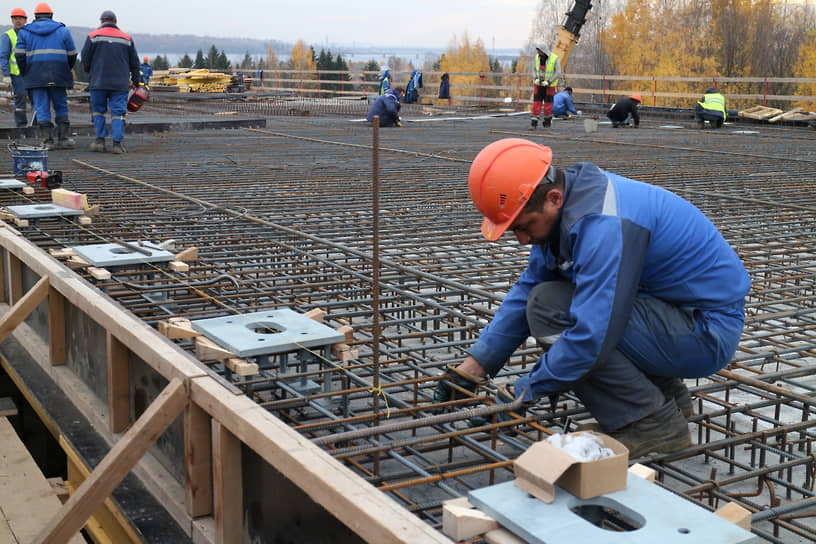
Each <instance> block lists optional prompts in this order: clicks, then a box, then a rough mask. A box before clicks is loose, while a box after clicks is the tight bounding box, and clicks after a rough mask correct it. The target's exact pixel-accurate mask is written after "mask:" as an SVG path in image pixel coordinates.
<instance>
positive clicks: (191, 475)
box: [184, 402, 213, 518]
mask: <svg viewBox="0 0 816 544" xmlns="http://www.w3.org/2000/svg"><path fill="white" fill-rule="evenodd" d="M211 460H212V447H211V438H210V415H209V414H208V413H207V412H205V411H204V410H202V409H201V408H199V407H198V406H196V405H195V404H193V403H192V402H191V403H189V404H187V408H185V409H184V465H185V470H184V475H185V478H184V491H185V505H186V507H187V514H189V515H190V517H191V518H197V517H199V516H206V515H209V514H212V497H213V495H212V485H213V480H212V475H213V473H212V463H211Z"/></svg>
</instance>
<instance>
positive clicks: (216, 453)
mask: <svg viewBox="0 0 816 544" xmlns="http://www.w3.org/2000/svg"><path fill="white" fill-rule="evenodd" d="M212 441H213V447H212V463H213V510H214V512H213V516H214V517H215V542H216V543H217V544H231V543H232V542H241V541H242V540H243V537H244V525H243V519H244V512H243V510H244V506H243V498H242V496H243V491H242V487H241V442H240V440H238V438H236V437H235V435H233V434H232V433H231V432H229V430H227V428H226V427H224V426H223V425H221V424H220V423H219V422H218V421H216V420H214V419H213V420H212Z"/></svg>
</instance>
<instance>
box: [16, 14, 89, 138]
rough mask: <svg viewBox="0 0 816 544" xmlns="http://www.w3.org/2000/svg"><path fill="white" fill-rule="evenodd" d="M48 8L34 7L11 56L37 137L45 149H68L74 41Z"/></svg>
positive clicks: (75, 53)
mask: <svg viewBox="0 0 816 544" xmlns="http://www.w3.org/2000/svg"><path fill="white" fill-rule="evenodd" d="M53 16H54V14H53V12H52V11H51V7H50V6H49V5H48V4H46V3H45V2H41V3H39V4H37V7H36V8H34V21H32V22H31V23H29V24H27V25H25V26H24V27H23V28H21V29H20V31H19V32H18V33H17V45H16V47H15V48H14V55H15V58H16V59H17V65H18V66H19V68H20V74H22V76H23V78H24V80H25V86H26V89H27V90H28V91H29V92H30V93H31V99H32V101H33V102H34V111H35V112H36V114H37V125H38V126H39V133H40V137H41V138H42V140H43V146H45V148H46V149H71V148H73V147H74V139H73V138H70V137H69V134H70V128H71V125H70V122H69V119H68V93H67V90H68V89H71V88H73V86H74V75H73V73H72V72H71V70H72V69H73V67H74V63H75V62H76V58H77V51H76V47H75V46H74V40H73V38H71V33H70V32H69V31H68V29H67V28H66V27H65V25H64V24H62V23H58V22H57V21H54V20H53ZM52 104H53V106H54V123H56V135H57V141H56V143H55V142H54V138H53V134H52V132H53V130H54V124H52V122H51V105H52Z"/></svg>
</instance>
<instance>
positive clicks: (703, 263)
mask: <svg viewBox="0 0 816 544" xmlns="http://www.w3.org/2000/svg"><path fill="white" fill-rule="evenodd" d="M468 185H469V189H470V195H471V198H472V200H473V203H474V205H475V206H476V208H477V209H478V210H479V211H480V212H481V213H482V215H484V220H483V222H482V226H481V231H482V234H483V236H484V237H485V238H487V239H488V240H491V241H496V240H498V239H499V238H500V237H501V236H502V234H503V233H504V232H506V231H512V232H513V233H514V234H515V236H516V239H517V240H518V242H519V243H520V244H522V245H528V244H530V245H531V247H530V257H529V263H528V265H527V268H526V270H525V271H524V272H523V273H522V274H521V276H520V277H519V279H518V280H517V281H516V282H515V284H514V285H513V286H512V288H511V289H510V291H509V292H508V293H507V296H506V297H505V298H504V301H503V302H502V304H501V306H500V307H499V308H498V310H497V311H496V313H495V315H494V317H493V319H492V321H491V322H490V323H489V324H488V325H487V326H486V327H485V328H484V329H483V330H482V332H481V334H480V336H479V339H478V341H477V342H476V343H475V344H473V345H472V346H471V347H470V348H469V349H468V350H467V353H468V355H467V357H466V358H465V359H464V361H463V362H462V363H460V364H458V365H449V366H448V368H447V372H446V374H445V379H443V380H441V381H440V384H439V385H438V386H437V389H436V392H435V394H434V401H435V402H437V403H442V402H447V401H449V400H451V398H452V396H453V394H454V393H455V391H456V390H455V389H454V388H453V387H451V382H452V383H453V384H454V385H456V386H459V387H460V388H463V389H466V390H468V391H471V392H475V390H476V388H477V387H478V386H479V385H480V384H483V383H485V382H486V380H487V377H494V376H496V374H497V373H498V372H499V370H500V369H501V368H502V366H503V365H504V364H505V362H506V361H507V360H508V359H509V358H510V356H511V355H512V354H513V351H514V350H515V349H516V348H518V347H519V346H520V345H521V344H523V343H524V342H525V340H526V339H527V338H528V337H530V336H532V337H533V338H535V339H536V340H537V341H538V343H539V345H540V346H542V347H543V350H544V353H543V354H542V355H541V357H540V358H539V359H538V361H537V362H536V363H535V364H534V365H533V367H532V368H531V370H530V372H529V374H527V375H525V376H523V377H521V378H519V379H518V380H517V381H516V382H515V384H514V387H513V388H512V389H513V390H512V391H511V390H510V388H507V389H505V390H502V389H501V388H500V389H499V391H500V395H499V397H500V400H502V394H501V393H503V394H504V395H505V396H506V397H507V398H512V397H513V396H515V397H517V398H522V395H523V400H524V401H525V402H532V401H535V400H536V399H538V398H540V397H542V396H550V395H553V394H557V393H559V392H562V391H566V390H572V391H573V392H574V393H575V395H576V396H577V397H578V398H579V399H580V400H581V402H582V403H583V404H584V406H585V407H586V408H587V410H589V412H590V413H591V414H592V416H593V417H594V418H595V419H596V420H597V421H598V424H599V427H600V429H601V430H602V431H603V432H606V433H608V434H610V435H611V436H612V437H613V438H615V439H617V440H619V441H620V442H622V443H623V444H624V445H625V446H626V447H627V448H629V452H630V458H636V457H639V456H641V455H644V454H647V453H649V452H652V451H655V452H670V451H676V450H679V449H682V448H685V447H687V446H688V445H689V444H690V438H689V430H688V424H687V420H686V418H687V417H689V416H690V415H691V413H692V403H691V398H690V396H689V392H688V389H687V388H686V386H685V384H684V383H683V381H682V380H681V378H698V377H704V376H708V375H709V374H712V373H714V372H716V371H717V370H719V369H721V368H723V367H724V366H725V365H726V364H727V363H728V362H729V360H730V359H731V358H732V357H733V355H734V352H735V350H736V348H737V344H738V342H739V339H740V336H741V333H742V329H743V324H744V317H745V316H744V303H745V296H746V294H747V293H748V290H749V287H750V279H749V277H748V274H747V272H746V271H745V268H744V267H743V265H742V262H741V261H740V259H739V257H738V256H737V254H736V253H735V252H734V250H733V249H732V248H731V247H730V246H729V245H728V242H726V241H725V239H724V238H723V237H722V235H721V234H720V233H719V232H718V231H717V229H716V227H715V226H714V225H713V224H712V223H711V222H710V221H709V220H708V219H707V218H706V216H705V215H703V213H702V212H701V211H700V210H699V209H697V208H696V207H694V206H693V205H692V204H691V203H689V202H687V201H686V200H684V199H682V198H680V197H679V196H677V195H675V194H673V193H670V192H669V191H666V190H665V189H662V188H660V187H657V186H654V185H650V184H647V183H641V182H638V181H634V180H631V179H627V178H625V177H623V176H619V175H616V174H612V173H611V172H606V171H603V170H600V169H599V168H598V167H596V166H595V165H593V164H590V163H578V164H576V165H574V166H572V167H570V168H567V169H561V168H556V167H555V166H554V165H553V164H552V151H551V149H550V148H548V147H544V146H542V145H538V144H535V143H533V142H530V141H527V140H523V139H520V138H508V139H503V140H499V141H497V142H494V143H492V144H490V145H488V146H487V147H485V148H484V149H483V150H482V151H481V152H480V153H479V154H478V155H477V156H476V158H475V159H474V161H473V163H472V165H471V167H470V173H469V176H468Z"/></svg>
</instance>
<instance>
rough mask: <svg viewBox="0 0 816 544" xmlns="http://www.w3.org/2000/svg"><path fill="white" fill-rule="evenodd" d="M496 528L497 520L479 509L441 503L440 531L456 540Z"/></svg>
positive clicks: (497, 526)
mask: <svg viewBox="0 0 816 544" xmlns="http://www.w3.org/2000/svg"><path fill="white" fill-rule="evenodd" d="M498 528H499V524H498V522H497V521H496V520H495V519H493V518H491V517H490V516H488V515H487V514H485V513H484V512H482V511H481V510H476V509H475V508H468V507H466V506H460V505H458V504H451V503H448V502H445V503H443V505H442V532H443V533H445V534H446V535H448V536H449V537H451V538H452V539H453V540H455V541H457V542H459V541H460V540H466V539H468V538H473V537H474V536H477V535H481V534H483V533H486V532H488V531H491V530H493V529H498Z"/></svg>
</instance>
